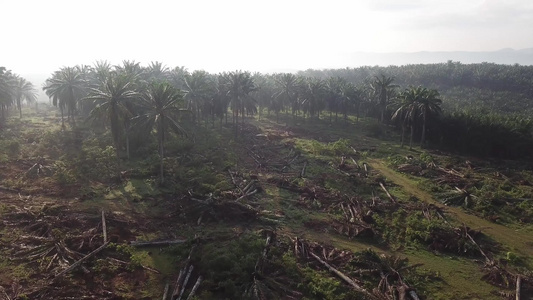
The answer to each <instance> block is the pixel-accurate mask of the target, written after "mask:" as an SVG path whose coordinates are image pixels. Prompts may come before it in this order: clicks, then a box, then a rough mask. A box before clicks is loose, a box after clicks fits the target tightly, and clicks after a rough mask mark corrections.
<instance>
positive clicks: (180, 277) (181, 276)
mask: <svg viewBox="0 0 533 300" xmlns="http://www.w3.org/2000/svg"><path fill="white" fill-rule="evenodd" d="M186 270H187V265H185V267H183V268H182V269H181V270H180V274H179V275H178V279H177V280H176V286H175V287H174V292H172V296H171V298H170V299H172V300H174V298H176V297H177V296H178V295H179V292H180V288H181V284H182V281H183V279H184V278H185V271H186Z"/></svg>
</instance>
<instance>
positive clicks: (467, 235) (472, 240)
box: [463, 224, 493, 264]
mask: <svg viewBox="0 0 533 300" xmlns="http://www.w3.org/2000/svg"><path fill="white" fill-rule="evenodd" d="M463 226H464V229H465V234H466V237H468V238H469V239H470V241H471V242H472V243H473V244H474V245H476V247H477V248H478V250H479V252H480V253H481V255H483V256H484V257H485V260H486V262H487V263H488V264H492V262H493V261H492V259H490V258H489V257H488V256H487V254H485V252H484V251H483V249H481V247H480V246H479V244H478V243H476V241H475V240H474V238H473V237H472V236H471V235H470V234H469V233H468V228H467V227H466V225H465V224H463Z"/></svg>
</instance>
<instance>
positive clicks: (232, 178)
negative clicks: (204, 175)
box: [228, 169, 243, 195]
mask: <svg viewBox="0 0 533 300" xmlns="http://www.w3.org/2000/svg"><path fill="white" fill-rule="evenodd" d="M228 173H229V176H230V177H231V181H232V182H233V185H234V186H235V187H236V188H238V189H239V191H240V192H241V195H242V194H243V192H242V189H241V187H240V186H239V185H238V184H237V182H236V181H235V177H234V176H233V173H231V170H229V169H228Z"/></svg>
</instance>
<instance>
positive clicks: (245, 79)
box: [221, 71, 257, 134]
mask: <svg viewBox="0 0 533 300" xmlns="http://www.w3.org/2000/svg"><path fill="white" fill-rule="evenodd" d="M221 76H222V78H221V79H223V83H224V87H225V89H224V90H225V91H226V94H227V95H228V97H229V99H231V110H232V112H233V117H234V122H235V134H237V132H238V123H239V122H238V120H239V111H240V112H241V117H242V123H243V124H244V114H245V113H255V112H257V107H256V106H255V99H253V98H252V96H251V95H250V94H251V93H252V92H253V91H255V90H256V89H257V87H256V86H255V84H254V81H253V78H252V75H251V74H250V72H242V71H235V72H230V73H224V74H222V75H221Z"/></svg>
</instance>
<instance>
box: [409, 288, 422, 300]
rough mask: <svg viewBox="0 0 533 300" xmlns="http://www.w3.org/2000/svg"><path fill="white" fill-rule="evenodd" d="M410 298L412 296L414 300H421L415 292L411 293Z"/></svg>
mask: <svg viewBox="0 0 533 300" xmlns="http://www.w3.org/2000/svg"><path fill="white" fill-rule="evenodd" d="M409 296H411V298H412V299H413V300H420V298H419V297H418V295H417V294H416V292H415V291H413V290H411V291H409Z"/></svg>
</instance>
